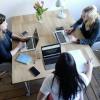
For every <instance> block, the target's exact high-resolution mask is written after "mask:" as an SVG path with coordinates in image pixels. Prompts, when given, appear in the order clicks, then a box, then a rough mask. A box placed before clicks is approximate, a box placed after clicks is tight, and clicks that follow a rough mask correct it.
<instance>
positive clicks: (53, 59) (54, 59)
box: [44, 55, 60, 65]
mask: <svg viewBox="0 0 100 100" xmlns="http://www.w3.org/2000/svg"><path fill="white" fill-rule="evenodd" d="M59 56H60V55H56V56H52V57H45V58H44V63H45V65H48V64H53V63H56V62H57V60H58V58H59Z"/></svg>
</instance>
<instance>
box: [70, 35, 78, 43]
mask: <svg viewBox="0 0 100 100" xmlns="http://www.w3.org/2000/svg"><path fill="white" fill-rule="evenodd" d="M68 37H69V40H70V42H77V40H78V39H77V38H76V37H75V36H73V35H69V36H68Z"/></svg>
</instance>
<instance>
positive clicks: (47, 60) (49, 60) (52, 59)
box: [41, 44, 61, 70]
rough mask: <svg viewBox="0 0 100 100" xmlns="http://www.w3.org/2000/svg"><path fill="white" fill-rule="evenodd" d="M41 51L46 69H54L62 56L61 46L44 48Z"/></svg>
mask: <svg viewBox="0 0 100 100" xmlns="http://www.w3.org/2000/svg"><path fill="white" fill-rule="evenodd" d="M41 50H42V57H43V63H44V67H45V69H46V70H49V69H54V68H55V64H56V62H57V60H58V58H59V56H60V54H61V47H60V44H52V45H47V46H42V47H41Z"/></svg>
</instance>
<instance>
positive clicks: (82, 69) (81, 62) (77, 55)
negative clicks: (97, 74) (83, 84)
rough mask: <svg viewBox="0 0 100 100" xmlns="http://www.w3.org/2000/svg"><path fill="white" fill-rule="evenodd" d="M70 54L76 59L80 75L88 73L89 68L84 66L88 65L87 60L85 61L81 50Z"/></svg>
mask: <svg viewBox="0 0 100 100" xmlns="http://www.w3.org/2000/svg"><path fill="white" fill-rule="evenodd" d="M68 53H70V54H71V55H72V56H73V57H74V60H75V62H76V67H77V71H78V72H79V73H81V72H86V71H87V68H86V66H84V63H86V62H87V60H86V59H85V57H84V55H83V53H82V52H81V50H72V51H68Z"/></svg>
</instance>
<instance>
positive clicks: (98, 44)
mask: <svg viewBox="0 0 100 100" xmlns="http://www.w3.org/2000/svg"><path fill="white" fill-rule="evenodd" d="M91 48H92V50H93V51H100V41H99V42H95V43H94V44H93V45H92V47H91Z"/></svg>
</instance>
